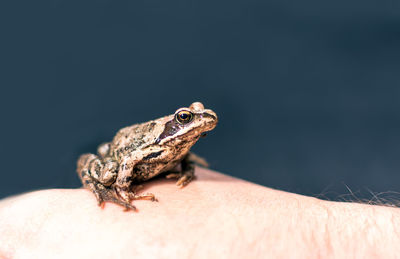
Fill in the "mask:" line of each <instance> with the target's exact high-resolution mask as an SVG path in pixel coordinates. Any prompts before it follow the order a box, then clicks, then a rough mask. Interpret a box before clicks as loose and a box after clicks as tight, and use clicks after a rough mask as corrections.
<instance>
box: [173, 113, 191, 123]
mask: <svg viewBox="0 0 400 259" xmlns="http://www.w3.org/2000/svg"><path fill="white" fill-rule="evenodd" d="M175 119H176V121H177V122H179V123H180V124H186V123H189V122H191V121H192V119H193V113H191V112H190V111H186V110H183V111H180V112H178V113H177V114H175Z"/></svg>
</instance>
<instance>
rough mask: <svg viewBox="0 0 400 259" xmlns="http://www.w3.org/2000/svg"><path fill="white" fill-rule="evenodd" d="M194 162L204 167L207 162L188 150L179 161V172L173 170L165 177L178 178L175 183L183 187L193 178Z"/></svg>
mask: <svg viewBox="0 0 400 259" xmlns="http://www.w3.org/2000/svg"><path fill="white" fill-rule="evenodd" d="M195 164H199V165H201V166H205V167H207V166H208V164H207V162H206V161H205V160H204V159H203V158H201V157H199V156H197V155H195V154H193V153H190V152H189V153H188V154H187V155H186V156H185V157H184V158H183V159H182V161H181V172H178V173H176V172H173V173H170V174H168V175H167V176H166V177H167V178H168V179H169V178H178V181H177V182H176V185H177V186H179V187H184V186H185V185H187V184H188V183H190V182H191V181H192V180H193V179H194V168H195Z"/></svg>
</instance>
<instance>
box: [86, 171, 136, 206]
mask: <svg viewBox="0 0 400 259" xmlns="http://www.w3.org/2000/svg"><path fill="white" fill-rule="evenodd" d="M84 186H85V187H86V188H88V189H89V190H91V191H92V192H93V193H94V195H95V196H96V199H97V203H98V205H99V206H103V204H104V202H113V203H116V204H118V205H121V206H123V207H125V209H126V210H136V207H135V206H133V205H132V204H130V202H127V201H125V200H123V199H121V198H120V197H119V195H118V194H117V192H116V191H115V190H114V189H112V188H109V187H106V186H104V185H103V184H101V183H100V182H98V181H96V180H95V179H87V180H86V181H85V183H84Z"/></svg>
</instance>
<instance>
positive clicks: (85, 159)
mask: <svg viewBox="0 0 400 259" xmlns="http://www.w3.org/2000/svg"><path fill="white" fill-rule="evenodd" d="M101 165H102V164H101V161H100V160H99V158H98V157H97V156H96V155H93V154H84V155H82V156H81V157H80V158H79V160H78V167H77V173H78V176H79V178H80V179H81V181H82V184H83V186H84V187H85V188H86V189H89V190H91V191H92V192H93V194H94V195H95V197H96V199H97V202H98V205H99V206H102V204H103V203H104V202H107V201H110V202H113V203H116V204H119V205H122V206H124V207H125V208H126V209H127V210H129V209H132V210H136V208H135V206H133V205H131V204H130V203H129V201H124V200H121V199H120V197H119V196H118V195H117V193H116V192H115V190H114V189H113V188H111V187H107V186H105V185H104V184H103V183H101V181H99V174H100V173H99V170H100V169H101V168H102V167H101Z"/></svg>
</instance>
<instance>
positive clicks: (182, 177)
mask: <svg viewBox="0 0 400 259" xmlns="http://www.w3.org/2000/svg"><path fill="white" fill-rule="evenodd" d="M166 178H167V179H171V178H175V179H178V181H176V185H177V186H178V187H181V188H182V187H184V186H186V185H187V184H188V183H190V182H191V181H192V180H193V179H194V168H193V170H186V171H184V172H171V173H169V174H167V176H166Z"/></svg>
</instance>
